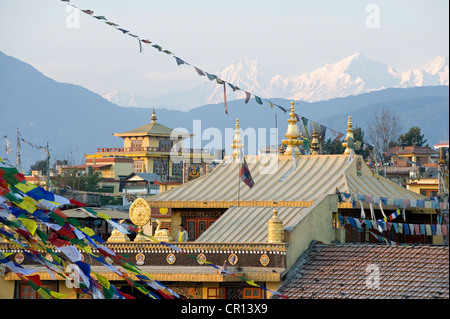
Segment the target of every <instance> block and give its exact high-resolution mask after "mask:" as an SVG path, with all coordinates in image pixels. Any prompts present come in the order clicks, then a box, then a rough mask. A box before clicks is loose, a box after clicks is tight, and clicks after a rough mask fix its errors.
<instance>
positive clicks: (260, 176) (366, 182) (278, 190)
mask: <svg viewBox="0 0 450 319" xmlns="http://www.w3.org/2000/svg"><path fill="white" fill-rule="evenodd" d="M347 160H348V156H347V155H316V156H310V155H297V156H296V161H297V167H296V169H295V170H294V171H293V172H292V173H291V174H290V175H289V176H288V177H287V178H286V179H285V180H283V181H280V179H282V177H283V176H284V175H285V174H286V173H287V172H288V171H289V170H290V169H291V168H292V166H293V161H292V160H291V157H290V156H283V155H280V156H278V159H277V160H274V166H273V167H274V169H272V170H270V169H268V166H267V157H260V156H248V157H246V161H247V164H248V167H249V170H250V172H251V175H252V177H253V180H254V182H255V184H254V186H253V187H252V188H251V189H250V188H249V187H248V186H247V185H245V184H244V183H243V182H241V181H240V179H239V168H240V166H241V164H240V163H236V162H233V163H228V164H226V159H225V160H224V161H222V163H221V164H219V165H218V166H217V167H216V168H215V169H214V170H213V171H212V172H211V173H209V174H207V175H204V176H202V177H200V178H198V179H195V180H193V181H190V182H188V183H186V184H183V185H180V186H178V187H175V188H173V189H171V190H169V191H167V192H164V193H161V194H159V195H156V196H152V197H149V198H147V200H148V201H149V204H150V205H151V202H153V201H236V200H237V199H238V193H239V200H240V201H314V200H316V199H317V198H318V197H319V196H321V195H324V194H334V193H335V191H336V189H338V190H339V191H340V192H345V193H352V194H362V195H369V196H374V197H375V196H378V197H388V198H400V199H424V198H425V197H424V196H422V195H420V194H417V193H414V192H412V191H409V190H407V189H405V188H403V187H401V186H400V185H398V184H395V183H393V182H391V181H389V180H388V179H386V178H384V177H382V176H375V174H374V173H372V171H371V170H370V169H369V168H368V167H367V165H366V164H365V163H364V161H363V160H362V157H361V156H355V157H354V158H353V159H352V160H351V161H350V163H347Z"/></svg>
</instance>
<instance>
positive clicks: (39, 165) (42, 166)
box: [30, 159, 47, 175]
mask: <svg viewBox="0 0 450 319" xmlns="http://www.w3.org/2000/svg"><path fill="white" fill-rule="evenodd" d="M30 168H31V170H32V171H42V175H46V174H47V160H46V159H45V160H40V161H36V163H34V164H33V165H31V166H30Z"/></svg>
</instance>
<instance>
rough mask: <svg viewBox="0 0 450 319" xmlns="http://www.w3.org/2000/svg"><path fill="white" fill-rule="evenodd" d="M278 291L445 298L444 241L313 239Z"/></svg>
mask: <svg viewBox="0 0 450 319" xmlns="http://www.w3.org/2000/svg"><path fill="white" fill-rule="evenodd" d="M278 291H279V292H280V293H281V294H284V295H287V296H288V297H289V298H308V299H309V298H313V299H315V298H321V299H323V298H358V299H366V298H370V299H380V298H386V299H392V298H395V299H408V298H412V299H428V298H447V299H448V298H449V250H448V246H422V245H411V246H387V245H374V244H322V243H318V242H313V243H312V244H311V246H310V248H309V249H308V250H307V251H306V252H305V253H304V254H303V255H302V256H301V257H300V258H299V259H298V260H297V263H296V264H295V265H294V266H293V267H292V268H291V270H290V271H289V272H288V274H287V276H286V279H285V281H284V282H283V284H282V285H281V287H280V288H279V290H278Z"/></svg>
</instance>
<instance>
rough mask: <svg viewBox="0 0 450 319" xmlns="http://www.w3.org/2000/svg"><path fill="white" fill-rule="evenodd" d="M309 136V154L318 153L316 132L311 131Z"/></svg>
mask: <svg viewBox="0 0 450 319" xmlns="http://www.w3.org/2000/svg"><path fill="white" fill-rule="evenodd" d="M311 137H312V139H311V155H319V139H318V137H317V132H316V131H313V133H312V136H311Z"/></svg>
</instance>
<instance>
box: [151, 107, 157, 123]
mask: <svg viewBox="0 0 450 319" xmlns="http://www.w3.org/2000/svg"><path fill="white" fill-rule="evenodd" d="M156 120H157V118H156V113H155V108H153V113H152V121H151V122H150V124H153V123H156Z"/></svg>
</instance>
